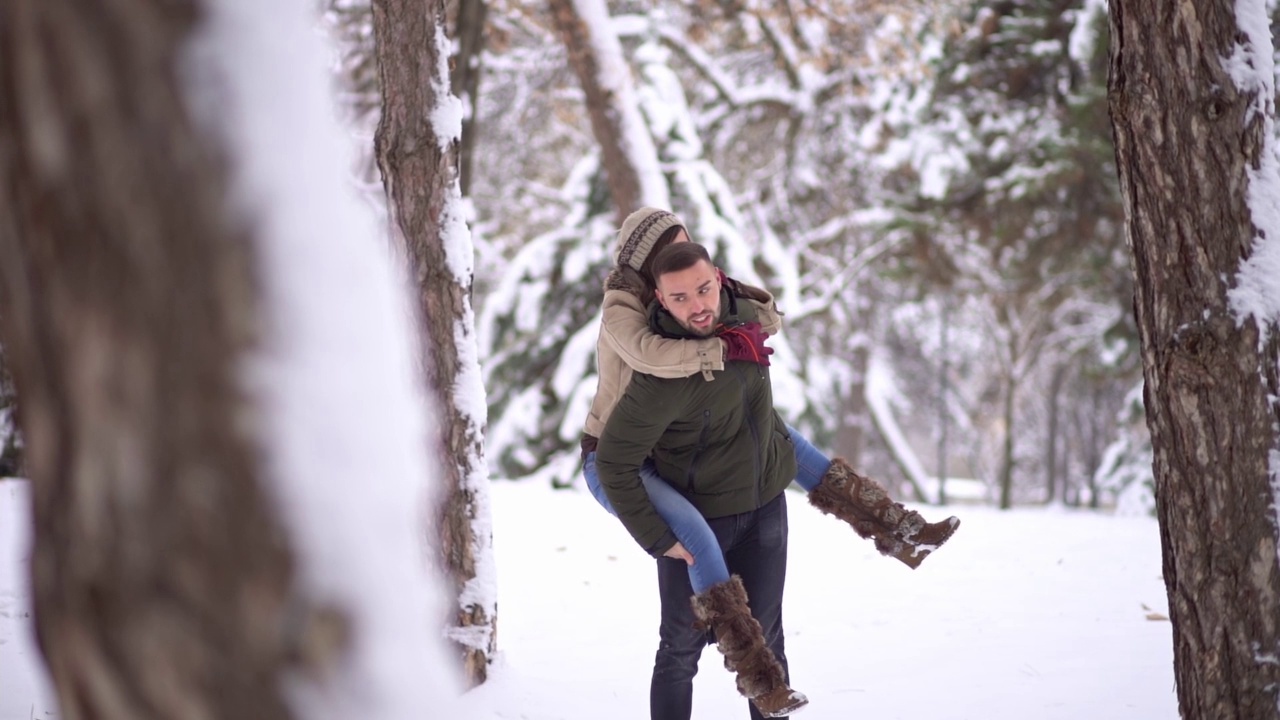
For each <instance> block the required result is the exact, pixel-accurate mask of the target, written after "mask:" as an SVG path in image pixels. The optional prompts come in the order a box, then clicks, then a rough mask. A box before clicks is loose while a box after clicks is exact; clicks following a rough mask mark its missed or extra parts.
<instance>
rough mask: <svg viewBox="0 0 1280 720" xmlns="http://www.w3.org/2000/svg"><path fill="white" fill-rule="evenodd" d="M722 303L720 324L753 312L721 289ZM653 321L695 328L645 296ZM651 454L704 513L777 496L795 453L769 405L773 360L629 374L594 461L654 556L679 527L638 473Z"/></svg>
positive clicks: (744, 508) (672, 332) (674, 330)
mask: <svg viewBox="0 0 1280 720" xmlns="http://www.w3.org/2000/svg"><path fill="white" fill-rule="evenodd" d="M720 303H721V313H720V322H721V323H722V324H724V325H726V326H733V325H738V324H741V323H745V322H749V321H751V320H754V319H755V312H756V311H755V306H754V305H752V304H751V303H748V302H741V301H740V299H739V298H736V297H734V296H732V295H731V294H730V293H729V292H728V290H727V289H726V290H722V291H721V297H720ZM650 325H651V327H653V330H654V332H656V333H658V334H660V335H665V336H667V337H673V338H684V337H692V334H691V333H689V332H688V331H686V330H685V329H684V328H683V327H681V326H680V325H679V324H678V323H677V322H676V321H675V319H674V318H672V317H671V315H669V314H668V313H667V312H666V311H665V310H663V309H662V308H661V306H660V305H658V304H657V303H654V304H653V305H652V306H650ZM647 457H652V458H653V461H654V464H655V465H656V466H657V470H658V474H659V475H661V476H662V477H663V478H664V479H666V480H667V482H669V483H670V484H671V485H672V486H673V487H675V488H676V490H678V491H680V493H681V494H682V495H684V496H685V497H686V498H688V500H689V501H690V502H691V503H693V505H694V507H696V508H697V509H698V511H699V512H701V513H702V515H703V516H704V517H707V518H716V517H724V516H726V515H736V514H738V513H744V512H749V511H752V510H756V509H758V508H760V507H761V506H763V505H764V504H765V503H767V502H769V501H770V500H773V499H774V498H776V497H777V496H778V494H779V493H781V492H782V491H783V490H784V489H786V487H787V485H788V484H790V482H791V480H792V479H793V478H794V477H795V475H796V458H795V449H794V448H793V447H792V445H791V438H790V436H789V435H788V434H787V429H786V426H785V425H784V424H783V423H782V419H781V418H780V417H778V414H777V412H775V411H774V409H773V388H772V386H771V385H770V382H769V368H767V367H764V366H761V365H756V364H755V363H751V362H746V361H732V362H726V363H725V369H724V370H721V371H716V372H715V373H714V379H713V380H711V381H707V380H706V379H704V377H703V375H702V374H697V375H693V376H690V377H683V378H659V377H655V376H653V375H646V374H644V373H639V372H637V373H635V374H634V375H632V377H631V383H630V384H629V385H628V386H627V389H626V391H625V392H624V393H623V395H622V398H621V399H620V400H619V401H618V405H617V407H616V408H615V409H614V411H613V414H612V415H610V416H609V420H608V422H607V423H606V424H605V428H604V432H603V433H602V434H601V436H600V444H599V447H598V449H597V452H596V470H597V472H598V473H599V475H600V484H601V485H602V486H603V487H604V490H605V493H606V494H607V495H608V496H609V502H610V503H611V504H612V505H613V507H614V510H615V511H616V512H617V513H618V518H619V519H620V520H621V521H622V524H623V525H624V526H626V528H627V531H628V532H630V533H631V536H632V537H633V538H635V540H636V542H637V543H639V544H640V547H642V548H644V549H645V550H646V551H648V552H649V553H650V554H652V555H654V556H655V557H657V556H661V555H662V554H663V553H664V552H666V551H667V550H669V549H671V547H672V546H673V545H675V544H676V537H675V535H674V534H673V533H672V532H671V528H669V527H668V526H667V524H666V522H664V521H663V520H662V518H661V517H659V516H658V513H657V511H656V510H655V509H654V507H653V504H652V503H651V502H650V501H649V495H648V493H646V492H645V490H644V486H643V485H641V483H640V475H639V473H640V466H641V464H642V463H643V462H644V460H645V458H647Z"/></svg>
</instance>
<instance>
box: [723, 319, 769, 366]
mask: <svg viewBox="0 0 1280 720" xmlns="http://www.w3.org/2000/svg"><path fill="white" fill-rule="evenodd" d="M768 337H769V336H768V335H765V334H764V329H763V328H761V327H760V323H758V322H754V321H752V322H749V323H746V324H743V325H735V326H734V327H729V328H725V329H724V330H723V331H721V332H720V339H721V340H723V341H724V345H725V350H724V361H725V362H729V361H730V360H746V361H747V362H753V363H755V364H757V365H764V366H765V367H768V366H769V356H770V355H772V354H773V348H771V347H769V346H768V345H765V344H764V341H765V340H766V339H768Z"/></svg>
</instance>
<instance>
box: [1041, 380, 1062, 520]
mask: <svg viewBox="0 0 1280 720" xmlns="http://www.w3.org/2000/svg"><path fill="white" fill-rule="evenodd" d="M1066 375H1067V366H1066V365H1059V366H1058V367H1057V368H1055V369H1054V371H1053V380H1051V381H1050V382H1049V430H1048V435H1049V437H1048V447H1047V448H1045V483H1044V485H1045V491H1044V501H1045V503H1047V504H1052V503H1053V501H1055V500H1057V499H1058V477H1059V476H1058V470H1059V463H1058V454H1059V451H1058V441H1059V440H1061V437H1060V436H1061V435H1062V434H1063V431H1062V427H1063V423H1062V422H1061V418H1060V417H1059V413H1060V412H1061V402H1060V401H1061V398H1062V383H1063V381H1064V380H1065V379H1066Z"/></svg>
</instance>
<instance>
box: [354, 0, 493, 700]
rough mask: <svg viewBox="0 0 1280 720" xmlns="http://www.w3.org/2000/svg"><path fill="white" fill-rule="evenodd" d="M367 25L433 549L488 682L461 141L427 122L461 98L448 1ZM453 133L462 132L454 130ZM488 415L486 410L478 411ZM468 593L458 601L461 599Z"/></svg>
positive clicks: (475, 363)
mask: <svg viewBox="0 0 1280 720" xmlns="http://www.w3.org/2000/svg"><path fill="white" fill-rule="evenodd" d="M373 28H374V38H375V44H376V46H377V56H378V73H379V77H380V78H381V83H380V84H381V87H382V97H383V102H382V120H381V122H380V123H379V125H378V132H377V135H376V137H375V147H376V153H377V158H378V168H379V169H380V170H381V172H382V180H383V185H384V187H385V189H386V194H387V203H388V207H389V208H390V210H391V213H390V215H391V218H392V228H391V231H392V234H393V235H394V236H395V237H396V238H398V240H399V241H400V242H401V243H403V246H404V248H405V250H406V252H407V255H408V258H409V262H410V265H411V267H412V271H413V274H414V277H415V278H416V281H417V290H418V301H419V307H418V311H419V319H420V321H421V322H422V323H423V325H424V329H423V333H422V336H423V338H428V337H429V338H431V341H432V345H431V346H430V347H428V346H426V345H424V346H423V354H424V366H425V368H426V376H427V382H428V385H429V386H430V388H431V391H432V392H433V393H434V395H435V397H436V398H437V400H438V403H437V405H438V414H439V415H440V436H439V438H438V440H437V444H438V448H439V450H438V454H439V457H440V458H441V460H442V462H441V463H440V464H441V475H442V477H443V481H444V488H445V489H444V493H445V501H444V508H443V511H442V515H441V525H440V538H439V539H440V550H441V553H442V555H443V565H444V567H445V568H446V569H447V572H448V575H449V577H450V579H451V581H452V585H453V587H452V594H451V602H452V604H453V618H452V620H451V624H452V625H453V629H452V631H451V632H450V633H449V637H450V638H451V640H452V641H453V642H454V643H455V644H456V645H457V648H458V651H459V654H460V655H461V658H462V666H463V672H464V674H465V676H466V678H467V680H468V681H469V682H470V683H471V684H473V685H474V684H478V683H481V682H484V680H485V678H486V676H487V672H488V670H487V666H488V662H489V660H490V658H491V657H492V655H493V652H494V649H495V627H496V622H497V617H496V615H497V609H496V605H495V603H494V601H493V600H492V599H491V598H483V599H480V600H477V599H475V593H472V592H466V591H467V590H468V588H471V587H472V586H473V585H474V584H476V583H477V580H479V581H480V583H479V584H480V585H482V586H483V585H484V584H485V582H486V581H491V580H492V578H487V577H484V575H485V574H486V572H488V571H489V570H490V569H491V566H492V538H491V537H490V535H489V534H488V530H487V529H488V527H489V517H488V512H489V510H488V507H489V506H488V470H487V466H486V464H485V460H484V454H483V446H482V440H483V437H482V432H483V427H484V422H485V418H484V417H483V414H481V416H480V417H476V416H474V415H471V414H469V413H468V410H469V409H470V408H476V407H478V408H481V409H482V408H483V407H484V400H483V394H484V392H483V388H482V387H480V385H479V382H480V380H479V378H480V370H479V360H478V357H477V354H476V347H475V327H474V326H475V318H474V316H473V314H472V310H471V280H472V278H471V263H472V258H471V255H472V249H471V243H470V236H469V235H467V231H466V225H465V224H464V221H463V218H462V217H461V215H460V213H461V208H460V201H461V196H460V195H459V190H458V138H457V137H456V136H453V137H451V136H450V135H448V134H446V133H448V132H449V129H448V128H437V127H436V126H435V125H434V124H433V112H434V111H435V110H436V109H437V108H440V107H442V106H445V105H447V104H450V103H453V104H456V103H457V102H458V100H457V98H455V97H453V96H452V95H451V94H450V93H449V78H448V76H447V75H439V74H437V71H438V69H439V68H440V67H442V65H441V59H442V58H443V57H446V56H447V53H448V48H447V46H445V45H444V42H445V35H444V3H443V0H428V1H427V2H423V1H422V0H375V1H374V3H373ZM452 132H453V133H455V134H456V132H457V130H456V129H455V130H453V131H452ZM481 413H483V410H481ZM464 597H466V598H468V599H467V600H465V601H464V600H463V598H464Z"/></svg>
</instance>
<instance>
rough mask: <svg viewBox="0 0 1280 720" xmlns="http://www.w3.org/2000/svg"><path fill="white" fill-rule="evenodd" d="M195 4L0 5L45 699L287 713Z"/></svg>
mask: <svg viewBox="0 0 1280 720" xmlns="http://www.w3.org/2000/svg"><path fill="white" fill-rule="evenodd" d="M198 11H199V7H198V5H197V3H195V2H190V1H183V0H174V1H166V2H148V1H145V0H137V1H134V2H126V3H112V4H108V5H102V4H100V3H97V2H93V1H92V0H14V1H13V2H6V3H3V4H2V5H0V306H3V307H4V308H5V312H4V315H3V318H0V320H2V321H3V323H2V327H0V329H2V330H3V333H4V347H5V351H6V360H7V361H8V362H9V365H10V369H11V370H12V372H13V377H14V380H15V382H16V386H17V389H18V393H19V395H20V396H21V397H22V402H21V405H20V407H19V411H20V422H21V426H22V428H23V432H24V437H25V440H26V450H27V456H26V460H27V468H28V472H29V476H30V478H31V480H32V494H33V503H34V529H35V543H34V548H33V557H32V569H33V575H34V577H33V594H34V599H35V606H36V628H37V633H38V637H39V644H40V647H41V649H42V651H43V653H44V656H45V658H46V660H47V661H48V665H49V669H50V671H51V674H52V677H53V680H54V684H55V686H56V691H57V695H58V700H59V703H60V705H61V711H62V717H65V718H68V719H70V720H76V719H78V718H120V719H124V718H130V719H134V720H136V719H139V718H173V717H227V718H230V717H257V718H286V717H290V715H291V713H290V712H289V711H288V709H287V707H286V704H285V698H284V697H283V694H282V685H281V677H282V673H283V672H284V671H286V670H287V669H290V668H294V667H297V666H298V664H299V661H298V657H297V653H296V652H295V651H296V650H297V648H296V647H291V646H290V642H291V640H290V639H289V638H288V636H287V635H286V634H285V633H282V632H280V631H279V628H282V627H285V626H287V625H288V623H286V619H287V617H288V616H290V615H291V614H293V613H296V612H300V613H302V614H301V615H298V616H297V617H299V618H305V617H306V616H307V615H306V613H307V611H308V608H307V607H306V606H305V604H303V605H302V606H300V607H292V606H291V603H294V602H297V601H298V600H299V599H298V598H294V597H292V596H291V592H290V587H291V583H292V581H293V580H292V579H293V576H294V570H293V566H294V559H293V557H292V553H291V551H290V549H289V548H288V547H287V546H286V542H285V539H284V536H283V533H282V530H281V527H280V525H279V523H278V521H277V519H276V517H275V515H274V512H275V511H274V510H273V509H272V506H271V504H270V503H268V502H267V497H266V496H265V490H264V478H263V474H262V471H261V469H260V468H261V464H260V463H259V462H257V453H258V449H257V448H256V447H255V445H254V443H253V442H252V441H251V439H250V438H249V437H247V436H246V435H245V433H244V432H243V427H244V424H243V422H241V420H242V419H243V415H244V407H243V398H242V397H241V391H240V390H239V387H238V384H237V381H236V378H235V377H234V373H233V371H234V363H233V361H234V359H235V358H236V356H237V355H238V354H240V353H242V352H244V351H245V350H246V349H247V348H249V347H250V346H251V344H252V343H253V342H254V340H255V337H254V328H255V312H256V303H257V297H258V294H257V287H256V286H255V279H254V273H253V267H252V262H253V258H252V256H251V253H250V245H249V240H250V236H249V234H248V233H247V232H246V230H245V228H243V227H238V226H236V225H234V224H232V223H231V222H229V221H228V219H227V216H226V215H225V214H224V204H225V200H226V196H227V180H226V173H225V172H224V168H223V163H222V162H221V161H220V158H219V157H218V151H217V150H216V148H214V147H213V146H212V145H211V143H210V142H209V140H208V138H207V137H205V136H203V135H202V134H201V133H200V132H199V130H198V129H197V128H196V126H195V124H194V123H193V122H192V119H191V118H190V117H189V115H188V112H187V109H186V107H185V105H184V98H183V96H182V92H181V89H182V88H181V83H180V79H179V67H178V63H177V61H176V58H177V57H178V56H179V54H180V50H181V48H182V46H183V44H184V43H186V42H187V41H188V40H189V37H190V36H191V35H192V33H193V29H194V27H195V23H196V20H197V17H198V15H199V12H198Z"/></svg>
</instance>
